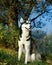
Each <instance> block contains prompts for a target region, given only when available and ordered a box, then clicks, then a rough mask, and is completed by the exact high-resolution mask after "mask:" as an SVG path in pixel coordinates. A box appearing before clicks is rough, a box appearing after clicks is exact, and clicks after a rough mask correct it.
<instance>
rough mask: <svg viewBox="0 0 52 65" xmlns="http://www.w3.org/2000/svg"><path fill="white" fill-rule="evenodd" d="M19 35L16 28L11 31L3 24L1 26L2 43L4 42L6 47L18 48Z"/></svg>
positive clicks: (0, 37) (0, 39) (0, 36)
mask: <svg viewBox="0 0 52 65" xmlns="http://www.w3.org/2000/svg"><path fill="white" fill-rule="evenodd" d="M18 35H19V30H17V27H16V26H14V27H13V30H10V29H9V28H7V27H6V26H3V24H0V41H3V42H4V45H5V46H8V47H11V48H12V47H13V48H17V47H18V44H17V43H18Z"/></svg>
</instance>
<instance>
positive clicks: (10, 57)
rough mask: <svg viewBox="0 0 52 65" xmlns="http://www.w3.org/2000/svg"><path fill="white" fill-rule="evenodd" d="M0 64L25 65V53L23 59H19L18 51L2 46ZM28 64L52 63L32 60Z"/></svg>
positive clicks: (41, 64) (43, 64) (42, 64)
mask: <svg viewBox="0 0 52 65" xmlns="http://www.w3.org/2000/svg"><path fill="white" fill-rule="evenodd" d="M0 65H25V64H24V55H23V56H22V58H21V61H20V62H18V60H17V51H15V50H12V49H6V48H0ZM27 65H50V64H48V63H46V62H38V61H34V62H30V63H28V64H27Z"/></svg>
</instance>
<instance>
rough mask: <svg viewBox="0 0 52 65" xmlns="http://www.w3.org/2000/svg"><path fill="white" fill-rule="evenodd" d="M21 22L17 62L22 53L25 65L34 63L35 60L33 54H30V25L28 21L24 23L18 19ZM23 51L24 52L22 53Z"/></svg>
mask: <svg viewBox="0 0 52 65" xmlns="http://www.w3.org/2000/svg"><path fill="white" fill-rule="evenodd" d="M20 22H21V27H20V29H21V31H20V36H19V40H18V46H19V50H18V61H20V59H21V55H22V52H24V53H25V64H27V62H28V61H34V60H35V53H30V51H31V46H32V45H31V35H30V33H31V32H30V31H31V25H30V22H29V21H24V20H23V18H21V19H20ZM24 50H25V51H24Z"/></svg>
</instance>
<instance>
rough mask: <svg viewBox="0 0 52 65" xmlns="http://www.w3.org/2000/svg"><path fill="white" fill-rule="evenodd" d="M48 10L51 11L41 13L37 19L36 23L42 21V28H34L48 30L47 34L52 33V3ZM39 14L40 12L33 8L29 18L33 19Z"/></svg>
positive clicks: (35, 28)
mask: <svg viewBox="0 0 52 65" xmlns="http://www.w3.org/2000/svg"><path fill="white" fill-rule="evenodd" d="M49 10H50V11H49ZM47 11H49V13H46V12H45V13H44V14H43V15H41V16H40V17H38V18H37V19H36V20H35V24H36V25H37V24H38V22H39V21H40V22H41V28H38V27H34V28H33V30H41V31H44V32H46V34H47V35H50V34H51V33H52V5H49V6H48V7H47ZM39 14H40V12H38V13H37V12H36V11H35V9H34V8H33V9H32V11H31V14H30V16H29V19H33V18H35V17H36V16H37V15H39Z"/></svg>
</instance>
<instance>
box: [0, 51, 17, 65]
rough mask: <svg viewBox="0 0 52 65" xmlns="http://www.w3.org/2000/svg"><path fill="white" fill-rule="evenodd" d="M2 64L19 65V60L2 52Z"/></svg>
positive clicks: (0, 59) (0, 55) (0, 57)
mask: <svg viewBox="0 0 52 65" xmlns="http://www.w3.org/2000/svg"><path fill="white" fill-rule="evenodd" d="M0 62H1V63H3V64H4V63H6V65H17V58H16V56H12V55H10V54H7V53H6V52H5V51H3V50H1V51H0Z"/></svg>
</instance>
